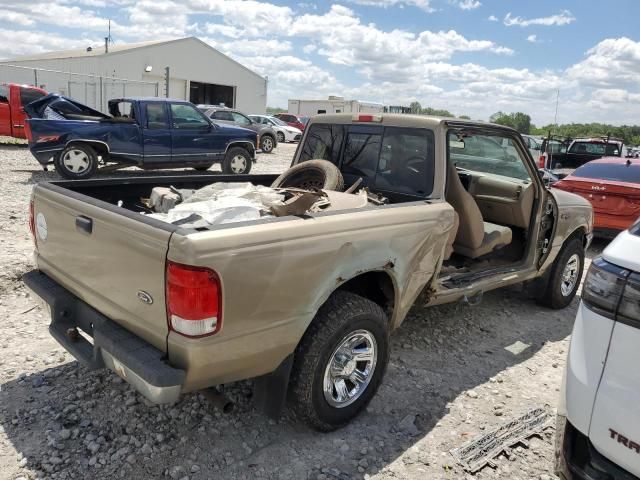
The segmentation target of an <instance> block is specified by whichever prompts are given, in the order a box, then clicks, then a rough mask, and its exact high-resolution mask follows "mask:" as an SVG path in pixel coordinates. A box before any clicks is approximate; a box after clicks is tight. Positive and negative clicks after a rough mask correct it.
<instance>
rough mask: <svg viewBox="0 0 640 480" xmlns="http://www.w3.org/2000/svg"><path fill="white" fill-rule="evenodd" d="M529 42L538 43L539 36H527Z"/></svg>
mask: <svg viewBox="0 0 640 480" xmlns="http://www.w3.org/2000/svg"><path fill="white" fill-rule="evenodd" d="M527 42H530V43H538V36H537V35H529V36H528V37H527Z"/></svg>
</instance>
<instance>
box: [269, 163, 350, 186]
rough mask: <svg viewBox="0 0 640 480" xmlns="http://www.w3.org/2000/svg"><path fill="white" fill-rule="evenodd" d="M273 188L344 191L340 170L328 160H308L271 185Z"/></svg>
mask: <svg viewBox="0 0 640 480" xmlns="http://www.w3.org/2000/svg"><path fill="white" fill-rule="evenodd" d="M271 186H272V187H273V188H291V187H293V188H318V189H324V190H335V191H338V192H341V191H343V190H344V178H343V177H342V173H340V169H339V168H338V167H336V166H335V165H334V164H333V163H331V162H328V161H327V160H307V161H306V162H302V163H298V164H297V165H294V166H293V167H291V168H289V169H288V170H287V171H285V172H284V173H283V174H282V175H280V176H279V177H278V178H276V179H275V180H274V182H273V183H272V184H271Z"/></svg>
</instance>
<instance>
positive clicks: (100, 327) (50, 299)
mask: <svg viewBox="0 0 640 480" xmlns="http://www.w3.org/2000/svg"><path fill="white" fill-rule="evenodd" d="M23 281H24V283H25V284H26V285H27V287H29V289H31V290H32V291H33V293H34V294H35V295H37V296H38V297H40V298H41V299H42V300H43V302H44V303H45V304H46V306H48V308H49V310H50V312H51V324H50V325H49V332H50V333H51V336H53V338H55V339H56V340H57V341H58V343H60V345H62V346H63V347H64V348H65V349H66V350H67V351H68V352H69V353H71V354H72V355H73V356H74V357H75V358H76V359H77V360H78V361H80V362H81V363H83V364H85V365H86V366H87V367H88V368H90V369H100V368H108V369H109V370H112V371H113V372H115V373H116V374H118V375H119V376H120V377H122V378H123V379H124V380H125V381H127V382H128V383H129V384H130V385H132V386H133V387H134V388H135V389H136V390H137V391H138V392H140V393H141V394H142V395H144V396H145V397H146V398H147V399H149V400H150V401H151V402H154V403H173V402H175V401H176V400H177V399H178V397H179V396H180V393H181V391H182V385H183V384H184V380H185V376H186V374H185V371H184V370H181V369H178V368H174V367H172V366H170V365H168V364H167V363H166V362H165V360H164V357H165V355H164V353H163V352H161V351H160V350H158V349H157V348H155V347H154V346H152V345H150V344H149V343H147V342H145V341H144V340H142V339H141V338H140V337H137V336H136V335H134V334H133V333H131V332H129V331H128V330H126V329H124V328H122V327H121V326H120V325H118V324H117V323H115V322H114V321H112V320H110V319H109V318H107V317H105V316H104V315H102V314H101V313H100V312H98V311H96V310H94V309H93V308H92V307H90V306H89V305H88V304H86V303H85V302H83V301H82V300H80V299H79V298H78V297H76V296H74V295H72V294H71V293H70V292H69V291H68V290H66V289H65V288H64V287H63V286H62V285H60V284H59V283H57V282H55V281H54V280H52V279H51V278H49V277H47V276H46V275H44V274H43V273H41V272H40V271H38V270H33V271H31V272H29V273H27V274H25V275H24V277H23ZM79 330H80V331H81V334H79ZM90 339H92V341H90Z"/></svg>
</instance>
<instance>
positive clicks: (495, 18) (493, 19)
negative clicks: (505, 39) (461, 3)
mask: <svg viewBox="0 0 640 480" xmlns="http://www.w3.org/2000/svg"><path fill="white" fill-rule="evenodd" d="M487 20H489V21H490V22H498V21H499V19H498V17H496V16H495V15H489V18H487Z"/></svg>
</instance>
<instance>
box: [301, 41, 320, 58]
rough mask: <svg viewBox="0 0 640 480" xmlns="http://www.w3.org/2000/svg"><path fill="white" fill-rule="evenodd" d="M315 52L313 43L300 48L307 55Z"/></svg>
mask: <svg viewBox="0 0 640 480" xmlns="http://www.w3.org/2000/svg"><path fill="white" fill-rule="evenodd" d="M316 50H318V47H316V46H315V45H314V44H313V43H310V44H308V45H305V46H304V47H302V51H303V52H304V53H306V54H307V55H309V54H310V53H313V52H315V51H316Z"/></svg>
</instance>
